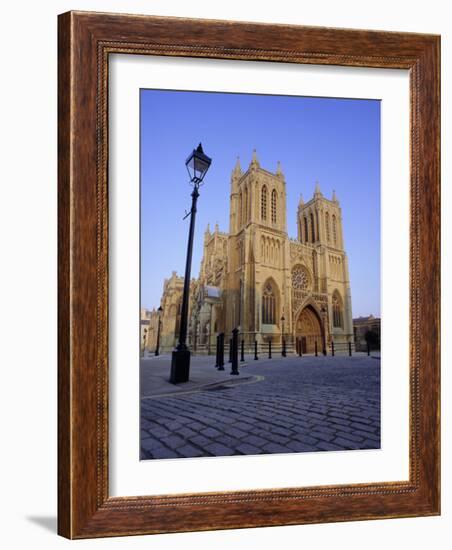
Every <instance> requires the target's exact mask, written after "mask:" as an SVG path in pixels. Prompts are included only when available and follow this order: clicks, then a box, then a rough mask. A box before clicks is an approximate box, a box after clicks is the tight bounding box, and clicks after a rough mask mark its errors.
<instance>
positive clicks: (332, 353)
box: [331, 341, 334, 357]
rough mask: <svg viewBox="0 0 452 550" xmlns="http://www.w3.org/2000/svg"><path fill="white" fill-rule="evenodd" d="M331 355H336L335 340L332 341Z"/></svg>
mask: <svg viewBox="0 0 452 550" xmlns="http://www.w3.org/2000/svg"><path fill="white" fill-rule="evenodd" d="M331 355H332V356H333V357H334V342H333V341H332V342H331Z"/></svg>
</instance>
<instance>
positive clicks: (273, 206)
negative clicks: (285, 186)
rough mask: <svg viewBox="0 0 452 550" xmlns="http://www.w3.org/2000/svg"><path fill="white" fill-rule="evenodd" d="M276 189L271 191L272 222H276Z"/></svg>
mask: <svg viewBox="0 0 452 550" xmlns="http://www.w3.org/2000/svg"><path fill="white" fill-rule="evenodd" d="M276 200H277V196H276V189H273V191H272V223H276Z"/></svg>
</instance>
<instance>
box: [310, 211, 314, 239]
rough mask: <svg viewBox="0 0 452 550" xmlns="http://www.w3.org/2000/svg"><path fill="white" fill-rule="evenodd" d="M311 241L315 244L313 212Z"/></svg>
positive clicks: (312, 216)
mask: <svg viewBox="0 0 452 550" xmlns="http://www.w3.org/2000/svg"><path fill="white" fill-rule="evenodd" d="M311 241H312V242H313V243H314V242H315V226H314V214H313V213H312V212H311Z"/></svg>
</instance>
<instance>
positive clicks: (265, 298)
mask: <svg viewBox="0 0 452 550" xmlns="http://www.w3.org/2000/svg"><path fill="white" fill-rule="evenodd" d="M262 323H263V324H264V325H275V324H276V295H275V291H274V289H273V285H272V283H271V282H270V281H267V282H266V283H265V285H264V291H263V292H262Z"/></svg>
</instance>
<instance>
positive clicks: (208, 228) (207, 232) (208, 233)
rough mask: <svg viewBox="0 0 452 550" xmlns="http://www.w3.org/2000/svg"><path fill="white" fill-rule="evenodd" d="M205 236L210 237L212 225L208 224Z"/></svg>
mask: <svg viewBox="0 0 452 550" xmlns="http://www.w3.org/2000/svg"><path fill="white" fill-rule="evenodd" d="M204 234H205V236H206V237H207V236H208V235H210V223H208V224H207V227H206V230H205V232H204Z"/></svg>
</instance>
